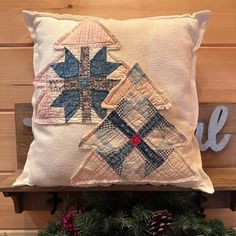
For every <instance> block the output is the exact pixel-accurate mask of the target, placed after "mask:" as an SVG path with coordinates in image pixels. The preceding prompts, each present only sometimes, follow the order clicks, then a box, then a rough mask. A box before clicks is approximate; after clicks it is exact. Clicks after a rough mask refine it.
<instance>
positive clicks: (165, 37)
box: [14, 11, 214, 193]
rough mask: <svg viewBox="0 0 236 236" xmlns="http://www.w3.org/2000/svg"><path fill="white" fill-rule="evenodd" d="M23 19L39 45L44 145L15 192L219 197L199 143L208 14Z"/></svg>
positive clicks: (37, 119) (36, 108) (36, 128)
mask: <svg viewBox="0 0 236 236" xmlns="http://www.w3.org/2000/svg"><path fill="white" fill-rule="evenodd" d="M23 15H24V17H25V20H26V23H27V26H28V28H29V30H30V32H31V36H32V38H33V40H34V43H35V44H34V70H35V81H34V86H35V92H34V95H33V99H32V104H33V119H32V120H33V122H32V130H33V133H34V137H35V140H34V141H33V143H32V144H31V146H30V150H29V153H28V157H27V161H26V164H25V168H24V171H23V173H22V174H21V176H20V177H19V178H18V179H17V180H16V182H15V183H14V185H15V186H16V185H25V184H27V185H38V186H59V185H76V186H92V185H93V186H94V185H110V184H115V183H118V184H153V185H161V184H170V185H176V186H181V187H191V188H194V189H199V190H202V191H205V192H208V193H212V192H213V191H214V189H213V186H212V183H211V181H210V179H209V177H208V176H207V175H206V174H205V173H204V171H203V170H202V164H201V156H200V152H199V148H198V145H197V142H196V140H195V137H194V131H195V128H196V124H197V118H198V100H197V93H196V84H195V72H196V69H195V62H196V55H195V52H196V50H197V49H198V48H199V46H200V44H201V40H202V36H203V33H204V31H205V27H206V23H207V20H208V17H209V11H201V12H197V13H194V14H193V15H189V14H185V15H180V16H164V17H152V18H143V19H130V20H123V21H121V20H115V19H102V18H96V17H87V16H73V15H58V14H51V13H39V12H28V11H24V12H23Z"/></svg>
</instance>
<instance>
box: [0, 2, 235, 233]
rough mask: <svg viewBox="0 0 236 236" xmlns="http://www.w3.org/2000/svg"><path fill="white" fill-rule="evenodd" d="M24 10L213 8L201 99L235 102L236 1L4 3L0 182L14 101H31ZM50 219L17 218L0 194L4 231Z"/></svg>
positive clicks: (12, 152)
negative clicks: (22, 12) (22, 11)
mask: <svg viewBox="0 0 236 236" xmlns="http://www.w3.org/2000/svg"><path fill="white" fill-rule="evenodd" d="M23 9H27V10H36V11H47V12H57V13H71V14H81V15H95V16H100V17H105V18H108V17H113V18H117V19H127V18H133V17H136V18H137V17H147V16H156V15H170V14H182V13H188V12H191V13H192V12H195V11H199V10H203V9H209V10H211V11H212V17H211V20H210V23H209V26H208V30H207V32H206V34H205V37H204V40H203V44H202V47H201V49H200V50H199V52H198V61H197V88H198V94H199V100H200V102H204V103H229V102H236V82H235V79H236V78H235V75H236V1H235V0H219V1H215V0H199V1H196V0H145V1H144V0H119V1H117V0H99V1H97V0H54V1H48V0H37V1H36V0H35V1H32V0H8V1H5V0H0V25H1V34H0V150H1V152H0V179H2V178H4V177H6V176H7V175H8V174H9V173H11V172H12V171H14V170H15V169H16V145H15V124H14V103H17V102H30V101H31V96H32V92H33V86H32V82H33V77H34V76H33V70H32V41H31V39H30V36H29V33H28V31H27V29H26V27H25V25H24V22H23V19H22V16H21V10H23ZM217 214H218V215H219V216H222V217H223V219H225V221H226V223H228V224H234V223H235V221H236V220H235V218H233V217H232V216H233V215H232V214H233V213H232V212H230V211H229V210H225V211H222V210H217V211H215V213H214V212H212V210H211V211H210V212H209V217H212V216H218V215H217ZM234 217H235V216H234ZM48 218H49V214H48V212H25V213H23V214H21V215H16V214H14V212H13V205H12V203H11V201H10V199H5V198H3V197H2V196H0V230H1V229H3V230H4V229H10V230H14V229H37V228H40V227H41V226H42V225H43V224H44V223H45V222H46V221H47V219H48ZM232 219H234V221H232ZM233 222H234V223H233ZM235 225H236V223H235Z"/></svg>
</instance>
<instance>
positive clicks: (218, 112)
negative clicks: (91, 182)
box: [23, 106, 231, 152]
mask: <svg viewBox="0 0 236 236" xmlns="http://www.w3.org/2000/svg"><path fill="white" fill-rule="evenodd" d="M227 119H228V108H227V107H226V106H217V107H216V108H215V109H214V111H213V112H212V114H211V118H210V121H209V125H208V131H207V140H206V141H205V142H203V134H204V129H205V126H204V124H203V123H202V122H198V125H197V129H196V132H195V136H196V139H197V141H198V144H199V147H200V150H201V151H202V152H204V151H206V150H208V149H212V150H213V151H215V152H219V151H221V150H223V149H224V148H225V147H226V146H227V144H228V143H229V139H230V136H231V135H230V134H224V135H223V137H222V138H221V140H220V141H219V142H217V134H218V133H219V132H220V131H221V130H222V128H223V127H224V125H225V123H226V121H227ZM23 124H24V125H25V126H27V127H31V126H32V121H31V119H30V118H24V119H23Z"/></svg>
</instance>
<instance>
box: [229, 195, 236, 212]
mask: <svg viewBox="0 0 236 236" xmlns="http://www.w3.org/2000/svg"><path fill="white" fill-rule="evenodd" d="M230 209H231V210H232V211H236V191H232V192H231V200H230Z"/></svg>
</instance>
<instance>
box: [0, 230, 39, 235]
mask: <svg viewBox="0 0 236 236" xmlns="http://www.w3.org/2000/svg"><path fill="white" fill-rule="evenodd" d="M37 235H38V230H11V229H10V230H9V229H6V230H0V236H37Z"/></svg>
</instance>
